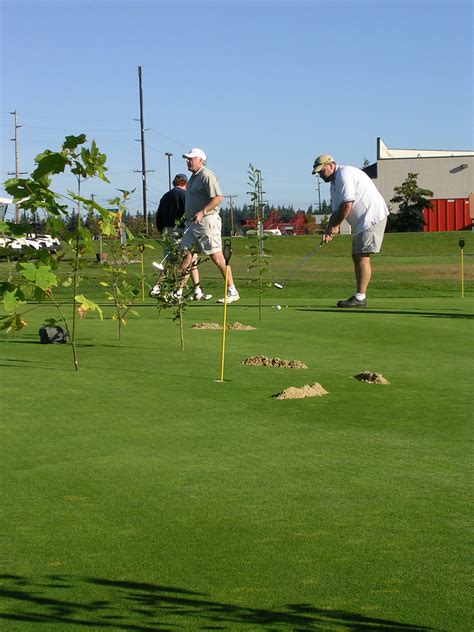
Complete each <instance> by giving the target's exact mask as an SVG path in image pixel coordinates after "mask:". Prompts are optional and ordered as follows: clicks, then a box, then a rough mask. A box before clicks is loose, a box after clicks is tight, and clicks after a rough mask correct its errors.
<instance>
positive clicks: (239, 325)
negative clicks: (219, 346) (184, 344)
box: [191, 322, 255, 331]
mask: <svg viewBox="0 0 474 632" xmlns="http://www.w3.org/2000/svg"><path fill="white" fill-rule="evenodd" d="M226 328H227V329H232V330H234V331H250V330H251V329H255V327H252V326H251V325H242V323H237V322H236V323H233V324H232V325H230V324H227V325H226ZM191 329H222V325H220V324H219V323H195V324H194V325H192V326H191Z"/></svg>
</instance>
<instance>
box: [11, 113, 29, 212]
mask: <svg viewBox="0 0 474 632" xmlns="http://www.w3.org/2000/svg"><path fill="white" fill-rule="evenodd" d="M10 114H13V123H14V127H15V138H10V140H11V141H13V142H14V143H15V171H14V172H13V171H9V172H8V175H9V176H15V178H17V179H18V176H19V175H24V174H25V173H26V171H22V172H20V171H19V168H18V164H19V158H18V153H19V150H18V128H19V127H21V125H18V122H17V117H16V110H15V111H14V112H10ZM19 223H20V205H19V204H18V203H17V204H15V224H19Z"/></svg>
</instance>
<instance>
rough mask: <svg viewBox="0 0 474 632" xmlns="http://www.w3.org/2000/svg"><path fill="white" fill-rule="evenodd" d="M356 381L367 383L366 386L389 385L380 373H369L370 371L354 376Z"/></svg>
mask: <svg viewBox="0 0 474 632" xmlns="http://www.w3.org/2000/svg"><path fill="white" fill-rule="evenodd" d="M354 377H355V379H356V380H359V381H360V382H367V383H368V384H390V382H389V381H388V380H386V379H385V378H384V376H383V375H382V374H381V373H371V372H370V371H362V373H357V375H354Z"/></svg>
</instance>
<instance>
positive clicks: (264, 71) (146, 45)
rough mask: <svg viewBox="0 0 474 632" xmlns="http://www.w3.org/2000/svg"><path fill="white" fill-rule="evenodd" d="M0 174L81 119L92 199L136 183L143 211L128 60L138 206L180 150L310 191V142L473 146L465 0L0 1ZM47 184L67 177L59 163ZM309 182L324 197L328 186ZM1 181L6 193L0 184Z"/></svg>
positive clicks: (337, 150)
mask: <svg viewBox="0 0 474 632" xmlns="http://www.w3.org/2000/svg"><path fill="white" fill-rule="evenodd" d="M0 7H1V13H0V20H1V23H0V28H1V40H2V43H1V126H0V135H1V145H0V148H1V163H0V172H1V181H2V182H3V181H4V180H5V179H6V178H7V177H8V175H7V173H8V172H9V171H13V170H14V143H13V142H11V140H10V139H11V138H13V133H14V132H13V117H12V115H11V114H10V112H12V111H13V110H16V111H17V113H18V122H19V124H20V125H22V127H21V128H19V130H18V133H19V151H20V155H19V158H20V170H21V171H28V172H29V171H31V170H32V169H33V165H34V163H33V159H34V156H35V155H36V154H38V153H39V152H40V151H42V150H43V149H45V148H49V149H56V148H59V146H60V144H61V143H62V141H63V139H64V137H65V136H66V135H67V134H76V133H81V132H84V133H86V134H87V137H88V139H89V140H92V139H95V140H96V142H97V143H98V145H99V147H100V149H101V150H102V151H103V152H105V153H106V154H107V156H108V161H107V164H108V167H109V174H108V175H109V178H110V180H111V181H112V185H111V186H105V185H104V184H102V183H101V182H100V181H94V182H91V183H89V184H87V185H86V186H85V188H83V190H82V191H83V193H88V194H90V193H94V194H95V195H96V196H97V198H98V199H99V200H100V201H101V202H105V200H106V199H108V198H110V197H113V196H114V195H115V188H121V189H133V188H136V192H135V193H134V194H133V196H132V203H131V205H130V210H131V211H132V212H135V211H141V204H142V202H141V198H142V193H141V178H140V174H139V173H135V172H134V170H136V169H140V168H141V155H140V144H139V143H138V142H137V141H136V140H135V139H138V138H139V137H140V129H139V123H138V122H137V121H136V120H134V119H138V118H139V96H138V71H137V68H138V66H139V65H140V66H141V67H142V75H143V93H144V114H145V127H146V128H147V130H148V131H147V132H146V162H147V169H150V170H154V171H153V172H150V173H148V175H147V179H148V193H147V197H148V202H149V210H150V211H153V210H155V208H156V204H157V202H158V201H159V199H160V197H161V195H162V194H163V193H164V192H165V191H166V190H167V188H168V167H167V159H166V156H165V155H164V154H165V152H171V153H173V157H172V159H171V161H172V162H171V166H172V173H173V174H175V173H178V172H180V171H181V172H183V171H184V172H186V167H185V163H184V161H183V159H182V158H181V155H182V153H183V152H184V151H186V150H188V149H189V148H190V147H195V146H197V147H202V148H203V149H204V150H205V151H206V153H207V155H208V166H209V167H210V168H211V169H213V170H214V171H215V172H216V173H217V175H218V177H219V181H220V183H221V186H222V189H223V193H224V195H238V197H237V198H235V203H236V204H237V205H242V204H243V203H245V202H248V201H249V196H248V194H247V192H248V190H249V185H248V175H247V171H248V166H249V163H252V164H253V165H254V166H255V167H257V168H258V169H260V170H261V171H262V176H263V188H264V191H265V198H266V199H267V200H268V201H269V202H271V203H273V204H293V205H294V207H295V208H302V209H305V210H306V208H307V207H308V206H309V205H310V204H311V203H313V204H314V203H316V202H317V192H316V184H317V183H316V178H315V177H314V176H312V175H311V167H312V163H313V160H314V158H315V156H317V155H318V154H320V153H331V154H332V155H333V156H334V157H335V158H336V160H338V161H339V162H340V163H341V164H353V165H355V166H362V163H363V161H364V159H365V158H367V159H368V160H369V161H370V162H373V161H374V160H375V159H376V155H375V152H376V139H377V137H378V136H380V137H382V139H383V140H384V141H385V143H386V144H387V145H388V146H389V147H396V148H413V147H415V148H423V149H466V150H472V149H473V145H474V142H473V122H474V118H473V92H472V86H473V79H474V77H473V2H472V1H471V0H469V1H467V0H411V1H405V0H397V1H391V0H377V1H374V2H372V1H365V0H352V1H348V2H344V1H339V0H330V1H329V0H326V1H324V2H323V1H320V0H312V1H306V0H291V1H286V0H281V1H280V0H253V1H238V2H237V1H232V0H213V1H209V0H201V1H199V2H198V1H194V2H185V1H181V0H173V1H172V2H171V1H167V0H163V1H160V0H156V1H151V0H150V1H142V0H134V1H131V0H128V1H121V0H113V1H108V0H94V2H88V1H81V0H61V1H57V2H49V1H42V0H35V1H34V2H27V1H23V0H14V1H10V0H0ZM55 186H56V188H57V189H58V190H59V191H61V192H62V191H65V190H66V189H67V188H74V182H73V180H72V179H71V180H69V179H68V178H65V179H63V181H60V180H59V179H58V180H57V181H56V182H55ZM321 194H322V197H323V198H328V194H327V188H326V185H324V184H323V185H322V187H321ZM0 195H4V192H3V188H2V189H1V191H0Z"/></svg>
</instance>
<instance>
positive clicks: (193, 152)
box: [183, 147, 206, 160]
mask: <svg viewBox="0 0 474 632" xmlns="http://www.w3.org/2000/svg"><path fill="white" fill-rule="evenodd" d="M183 158H200V159H201V160H206V154H205V153H204V152H203V150H202V149H199V147H193V148H192V149H190V150H189V151H188V153H187V154H183Z"/></svg>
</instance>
